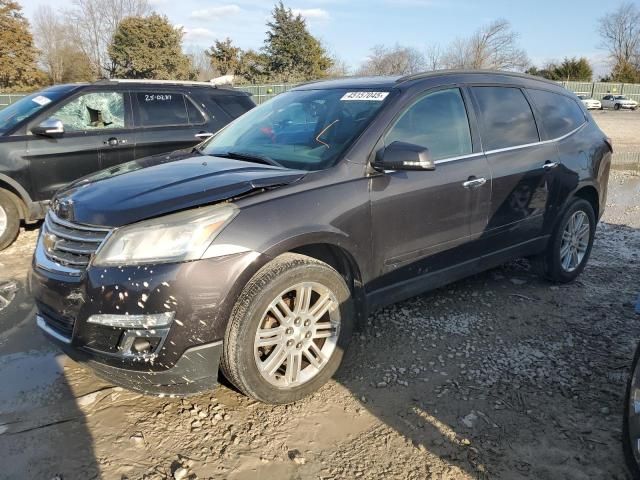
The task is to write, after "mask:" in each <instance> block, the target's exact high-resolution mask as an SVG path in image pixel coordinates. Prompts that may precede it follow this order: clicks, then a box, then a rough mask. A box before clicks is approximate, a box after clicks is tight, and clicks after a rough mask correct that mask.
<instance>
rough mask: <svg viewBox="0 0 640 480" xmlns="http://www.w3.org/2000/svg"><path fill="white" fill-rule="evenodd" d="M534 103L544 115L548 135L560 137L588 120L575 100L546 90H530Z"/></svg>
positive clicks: (543, 121) (543, 122)
mask: <svg viewBox="0 0 640 480" xmlns="http://www.w3.org/2000/svg"><path fill="white" fill-rule="evenodd" d="M528 93H529V95H530V96H531V99H532V100H533V104H534V105H535V106H536V108H537V109H538V111H539V112H540V114H541V115H542V124H543V125H544V130H545V132H546V134H547V136H548V137H549V138H550V139H551V138H558V137H561V136H562V135H565V134H567V133H569V132H570V131H572V130H575V129H576V128H578V127H579V126H580V125H582V124H583V123H584V122H585V121H586V120H585V118H584V113H583V112H582V109H581V108H580V107H579V106H578V104H577V103H576V102H575V100H573V99H571V98H569V97H566V96H564V95H558V94H557V93H552V92H546V91H544V90H528Z"/></svg>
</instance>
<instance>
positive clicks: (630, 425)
mask: <svg viewBox="0 0 640 480" xmlns="http://www.w3.org/2000/svg"><path fill="white" fill-rule="evenodd" d="M639 360H640V345H638V347H637V348H636V353H635V355H634V356H633V363H632V364H631V373H630V375H629V379H628V380H627V390H626V393H625V396H624V415H623V417H622V419H623V420H622V449H623V450H624V457H625V460H626V462H627V468H628V469H629V472H630V473H631V478H640V465H639V463H638V458H640V456H638V458H636V455H634V454H633V448H634V443H636V442H637V439H636V438H631V431H632V430H633V431H634V432H635V435H634V437H636V436H637V435H638V427H640V425H638V424H639V423H640V417H639V416H638V415H636V414H634V415H633V417H630V416H629V415H630V414H631V413H632V410H631V405H633V404H634V400H633V399H632V398H631V395H632V390H635V389H636V388H638V385H639V383H640V371H638V369H639V368H640V367H639V366H638V361H639ZM634 440H635V442H634Z"/></svg>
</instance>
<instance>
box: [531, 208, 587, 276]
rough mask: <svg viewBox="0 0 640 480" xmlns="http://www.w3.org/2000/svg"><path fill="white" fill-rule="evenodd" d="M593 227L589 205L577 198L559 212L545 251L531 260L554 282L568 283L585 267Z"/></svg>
mask: <svg viewBox="0 0 640 480" xmlns="http://www.w3.org/2000/svg"><path fill="white" fill-rule="evenodd" d="M595 229H596V218H595V214H594V212H593V207H592V206H591V204H590V203H589V202H588V201H586V200H583V199H581V198H576V199H574V200H573V202H571V203H570V204H569V206H568V207H567V208H566V209H565V211H564V213H563V214H562V216H561V218H560V221H559V222H558V223H557V225H556V227H555V228H554V230H553V233H552V235H551V238H550V239H549V243H548V244H547V248H546V251H545V252H543V253H542V254H540V255H538V256H537V257H535V258H534V259H533V261H534V265H535V266H536V267H537V269H538V271H539V272H540V273H541V274H542V275H543V276H544V277H546V278H548V279H549V280H552V281H554V282H562V283H566V282H570V281H572V280H574V279H575V278H576V277H577V276H578V275H580V273H582V270H584V267H585V265H586V264H587V260H588V259H589V255H590V254H591V248H592V247H593V238H594V235H595Z"/></svg>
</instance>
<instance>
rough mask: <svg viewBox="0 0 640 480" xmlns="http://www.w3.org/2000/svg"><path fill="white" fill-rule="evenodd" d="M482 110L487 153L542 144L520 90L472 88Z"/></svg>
mask: <svg viewBox="0 0 640 480" xmlns="http://www.w3.org/2000/svg"><path fill="white" fill-rule="evenodd" d="M472 90H473V94H474V97H475V98H476V100H477V102H478V107H479V109H480V111H479V112H478V113H479V116H480V120H481V121H480V128H481V133H482V145H483V148H484V150H496V149H499V148H507V147H515V146H518V145H526V144H528V143H535V142H537V141H539V140H540V139H539V137H538V129H537V127H536V122H535V120H534V118H533V112H532V111H531V107H530V106H529V102H527V99H526V98H525V96H524V94H523V93H522V91H520V89H519V88H514V87H473V88H472Z"/></svg>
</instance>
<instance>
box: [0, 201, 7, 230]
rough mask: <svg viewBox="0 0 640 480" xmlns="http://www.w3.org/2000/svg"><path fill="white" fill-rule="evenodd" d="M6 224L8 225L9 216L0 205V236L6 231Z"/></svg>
mask: <svg viewBox="0 0 640 480" xmlns="http://www.w3.org/2000/svg"><path fill="white" fill-rule="evenodd" d="M7 225H9V217H8V216H7V212H6V211H5V209H4V208H2V206H1V205H0V237H1V236H2V235H3V234H4V232H6V231H7Z"/></svg>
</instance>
